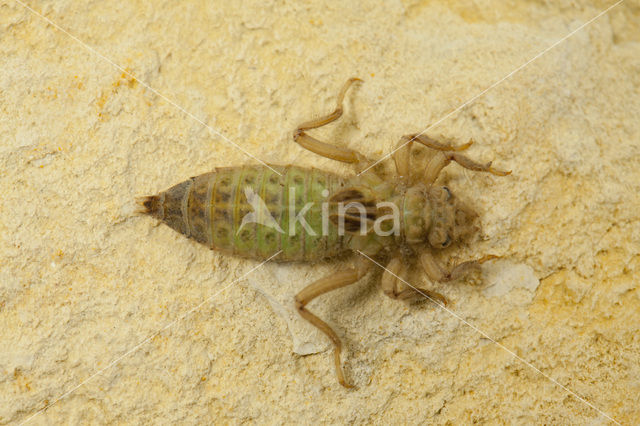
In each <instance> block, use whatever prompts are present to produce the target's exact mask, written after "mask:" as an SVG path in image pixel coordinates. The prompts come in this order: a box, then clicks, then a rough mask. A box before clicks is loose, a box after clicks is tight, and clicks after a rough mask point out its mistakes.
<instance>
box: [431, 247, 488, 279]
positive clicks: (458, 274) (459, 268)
mask: <svg viewBox="0 0 640 426" xmlns="http://www.w3.org/2000/svg"><path fill="white" fill-rule="evenodd" d="M498 257H499V256H495V255H493V254H489V255H487V256H484V257H482V258H480V259H478V260H469V261H467V262H462V263H460V264H458V265H456V266H455V267H454V268H453V269H452V270H451V271H447V270H445V269H444V268H443V267H442V266H440V265H439V264H438V262H436V260H435V259H434V258H433V255H432V254H431V253H429V252H424V253H422V255H420V264H421V265H422V269H423V270H424V272H425V273H426V274H427V276H428V277H429V278H430V279H431V280H433V281H438V282H448V281H454V280H457V279H458V278H462V277H464V276H465V275H467V274H469V273H470V272H472V271H477V270H480V265H482V264H483V263H484V262H486V261H487V260H491V259H497V258H498Z"/></svg>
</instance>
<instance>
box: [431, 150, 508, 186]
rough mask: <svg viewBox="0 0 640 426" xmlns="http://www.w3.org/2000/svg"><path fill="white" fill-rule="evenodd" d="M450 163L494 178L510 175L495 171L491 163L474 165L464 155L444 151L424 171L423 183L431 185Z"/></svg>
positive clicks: (474, 163)
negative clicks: (486, 173) (489, 174)
mask: <svg viewBox="0 0 640 426" xmlns="http://www.w3.org/2000/svg"><path fill="white" fill-rule="evenodd" d="M451 161H455V162H456V163H458V164H460V165H461V166H462V167H464V168H465V169H469V170H473V171H475V172H489V173H491V174H493V175H496V176H506V175H508V174H510V173H511V171H507V172H504V171H502V170H497V169H494V168H493V167H491V161H489V162H488V163H487V164H480V163H476V162H475V161H473V160H471V159H469V158H467V157H465V156H464V155H461V154H457V153H455V152H450V151H444V152H439V153H437V154H436V155H435V156H434V157H433V158H432V159H431V161H429V164H427V167H426V169H425V171H424V182H425V183H426V184H428V185H431V184H432V183H433V182H435V180H436V179H437V178H438V175H439V174H440V172H441V171H442V169H443V168H444V167H445V166H446V165H447V164H449V163H450V162H451Z"/></svg>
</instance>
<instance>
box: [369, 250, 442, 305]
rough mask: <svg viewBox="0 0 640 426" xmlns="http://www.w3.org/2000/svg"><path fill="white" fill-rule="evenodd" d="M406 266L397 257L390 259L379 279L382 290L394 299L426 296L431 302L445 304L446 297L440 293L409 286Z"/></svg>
mask: <svg viewBox="0 0 640 426" xmlns="http://www.w3.org/2000/svg"><path fill="white" fill-rule="evenodd" d="M407 272H408V268H407V266H406V265H405V264H404V263H403V261H402V259H401V258H399V257H396V258H393V259H391V261H390V262H389V264H388V265H387V267H386V268H385V270H384V273H383V274H382V279H381V285H382V291H384V294H386V295H387V296H389V297H390V298H392V299H394V300H415V299H419V298H420V297H424V296H426V297H428V298H429V299H431V301H432V302H436V303H437V302H440V303H442V304H443V305H446V304H447V299H446V298H445V297H444V296H443V295H441V294H440V293H436V292H435V291H431V290H427V289H425V288H417V287H411V286H409V285H408V284H407V280H406V276H407Z"/></svg>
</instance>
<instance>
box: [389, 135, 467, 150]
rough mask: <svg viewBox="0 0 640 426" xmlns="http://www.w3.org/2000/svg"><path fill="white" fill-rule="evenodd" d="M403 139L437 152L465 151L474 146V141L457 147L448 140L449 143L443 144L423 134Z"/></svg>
mask: <svg viewBox="0 0 640 426" xmlns="http://www.w3.org/2000/svg"><path fill="white" fill-rule="evenodd" d="M402 139H404V140H410V141H416V142H418V143H421V144H422V145H424V146H426V147H427V148H431V149H435V150H436V151H464V150H465V149H467V148H469V147H470V146H471V145H472V144H473V140H469V142H467V143H465V144H464V145H460V146H458V147H455V146H453V145H452V144H451V141H450V140H448V141H447V143H442V142H438V141H436V140H435V139H431V138H430V137H429V136H427V135H421V134H413V135H405V136H403V137H402Z"/></svg>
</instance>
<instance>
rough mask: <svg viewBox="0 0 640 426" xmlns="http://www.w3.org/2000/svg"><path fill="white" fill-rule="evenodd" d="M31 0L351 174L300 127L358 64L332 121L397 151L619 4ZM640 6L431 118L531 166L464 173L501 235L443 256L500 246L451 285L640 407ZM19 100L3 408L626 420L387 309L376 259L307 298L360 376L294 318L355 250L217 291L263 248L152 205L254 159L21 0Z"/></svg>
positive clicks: (2, 239)
mask: <svg viewBox="0 0 640 426" xmlns="http://www.w3.org/2000/svg"><path fill="white" fill-rule="evenodd" d="M27 3H28V4H29V5H30V6H31V7H33V9H34V10H35V11H37V12H38V13H42V14H43V15H44V16H45V17H46V18H48V19H50V20H51V21H53V22H54V23H55V24H57V25H59V26H61V27H62V28H64V29H65V30H67V31H68V32H69V33H70V34H72V35H74V36H75V37H77V38H78V39H79V40H81V41H82V42H83V43H86V44H87V45H89V46H91V47H92V48H94V49H96V50H97V51H98V52H100V53H101V54H102V55H104V56H105V57H106V58H109V60H111V61H113V62H114V63H115V64H118V65H120V66H122V67H124V68H125V69H126V70H127V71H128V72H130V73H131V74H133V75H135V76H136V77H137V78H138V79H140V81H142V82H144V83H146V84H148V85H150V86H151V87H153V88H154V89H156V90H157V91H158V92H159V93H161V94H162V95H164V96H166V97H167V98H169V99H171V100H172V101H174V102H175V103H176V104H178V105H180V106H181V107H183V108H184V109H185V110H186V111H188V112H189V113H190V114H193V115H194V116H195V117H197V118H198V119H200V120H202V121H204V122H206V123H207V124H208V125H210V126H212V127H213V128H215V129H216V130H217V131H219V132H221V133H222V134H224V135H225V136H226V137H228V138H229V139H231V140H232V141H234V142H235V143H237V144H238V145H240V146H241V147H242V148H244V149H245V150H247V151H249V152H251V153H252V154H253V155H255V156H256V157H258V158H260V159H262V160H264V161H269V162H276V163H296V164H300V165H306V166H312V165H313V166H317V167H321V168H325V169H327V170H333V171H338V172H341V173H345V174H346V173H351V171H350V170H349V168H347V167H344V166H342V165H336V164H333V163H332V162H331V161H329V160H325V159H321V158H319V157H317V156H314V155H313V154H310V153H307V152H304V151H303V150H302V149H300V148H299V147H297V146H295V145H294V144H293V143H292V141H291V132H292V130H293V128H294V127H295V125H296V124H298V123H299V122H300V121H303V120H306V119H308V118H310V117H312V116H314V115H318V114H320V113H322V112H326V111H328V110H329V109H331V108H332V107H333V103H334V97H335V95H336V92H337V90H338V89H339V87H340V86H341V85H342V83H343V82H344V81H345V80H346V79H347V78H348V77H351V76H359V77H361V78H363V79H364V80H365V83H364V84H363V85H360V86H358V87H355V88H354V90H353V91H352V92H350V93H349V95H348V97H347V111H346V114H345V117H344V119H343V120H342V121H340V122H339V123H338V124H336V125H335V126H333V127H331V128H327V129H325V130H322V131H320V132H319V134H321V135H323V137H325V138H327V139H330V140H335V141H337V142H338V143H343V144H347V145H348V146H350V147H353V148H357V149H359V150H361V151H362V152H364V153H366V154H367V155H369V156H372V157H379V156H381V155H383V154H384V153H387V152H389V151H390V150H391V149H392V148H393V146H394V145H395V143H396V141H397V140H398V138H399V137H400V136H401V135H402V134H405V133H409V132H419V131H421V130H423V129H424V128H425V127H427V125H429V124H430V123H434V122H436V121H438V120H440V119H441V118H442V117H444V116H445V115H446V114H448V113H449V112H451V111H452V110H453V109H455V108H457V107H458V106H459V105H461V104H462V103H463V102H465V101H467V100H469V99H470V98H472V97H473V96H475V95H477V94H478V93H480V92H481V91H483V90H484V89H485V88H487V87H489V86H490V85H491V84H493V83H494V82H496V81H498V80H500V79H501V78H502V77H504V76H505V75H507V74H508V73H509V72H511V71H513V70H514V69H516V68H517V67H519V66H520V65H522V64H524V63H525V62H527V61H528V60H530V59H531V58H533V57H534V56H535V55H536V54H538V53H540V52H542V51H543V50H544V49H546V48H547V47H549V46H551V45H552V44H553V43H555V42H556V41H557V40H560V39H561V38H563V37H564V36H566V35H567V34H569V33H570V32H571V31H572V30H574V29H576V28H578V27H579V26H580V25H581V24H583V23H585V22H587V21H588V20H589V19H591V18H593V17H594V16H596V15H597V14H598V13H599V12H600V11H602V10H604V9H605V8H606V7H608V6H610V5H611V4H613V1H595V2H590V1H568V0H567V1H557V2H540V1H519V0H513V1H485V0H477V1H471V0H469V1H460V2H455V5H452V4H449V2H446V1H417V0H416V1H412V0H405V1H399V0H398V1H385V2H374V1H371V2H355V1H353V2H330V1H324V0H322V1H316V2H310V1H309V2H294V1H266V2H265V1H254V2H242V5H240V3H239V2H207V1H198V2H173V1H166V0H165V1H155V2H139V1H133V2H132V1H128V0H127V1H89V2H77V1H72V0H58V1H55V2H43V1H31V0H29V1H28V2H27ZM639 22H640V3H639V2H638V1H637V0H635V1H632V0H626V1H625V2H623V3H622V4H621V5H619V6H617V7H615V8H614V9H613V10H611V11H610V12H609V13H607V14H606V15H604V16H602V17H601V18H599V19H598V20H596V21H595V22H593V23H592V24H591V25H589V26H587V27H586V28H585V29H583V30H581V31H579V32H578V33H576V34H575V35H574V36H573V37H571V38H569V39H567V40H566V41H564V42H562V43H560V44H559V45H558V46H556V47H555V48H554V49H553V50H551V51H549V52H548V53H546V54H545V55H544V56H542V57H540V58H539V59H537V60H536V61H535V62H533V63H531V64H530V65H529V66H527V67H525V68H524V69H522V70H520V71H519V72H517V73H516V74H514V75H513V76H512V77H511V78H509V79H508V80H506V81H505V82H503V83H501V84H499V85H498V86H497V87H495V88H493V89H491V90H490V91H488V92H487V93H486V94H484V95H483V96H482V97H480V98H478V99H477V100H476V101H475V102H473V103H472V104H470V105H468V106H467V107H465V108H463V109H461V110H460V111H457V112H456V113H455V114H453V115H451V116H450V117H448V118H447V119H446V120H444V121H442V122H441V123H440V124H439V125H438V126H436V127H434V128H433V129H432V130H431V131H430V132H429V133H430V134H432V135H438V134H444V135H446V136H449V137H452V138H455V139H458V140H460V141H466V140H467V139H468V138H470V137H473V138H474V139H475V140H476V141H477V144H476V146H474V147H473V148H472V149H471V150H470V151H469V155H471V156H473V157H474V158H478V159H481V160H489V159H495V160H496V163H497V164H500V165H503V166H504V167H505V168H509V169H512V170H513V174H512V175H511V176H509V177H508V178H496V177H493V176H487V175H478V174H473V173H465V172H462V171H461V170H460V169H459V168H457V167H455V166H451V167H449V168H448V169H447V171H446V173H445V177H444V180H445V181H448V182H449V185H450V186H451V187H452V189H453V190H455V191H457V193H459V194H460V196H461V197H464V198H466V199H467V200H469V201H470V202H471V203H472V204H473V205H474V206H475V208H476V209H477V210H478V211H479V212H480V213H481V215H482V225H483V233H482V234H481V235H480V237H479V239H478V240H475V241H473V242H471V243H469V244H467V245H464V246H462V247H455V248H452V249H451V250H449V251H448V252H447V253H446V256H444V257H442V259H443V260H445V261H446V260H447V259H449V260H451V261H455V260H462V259H467V258H470V257H477V256H481V255H483V254H485V253H496V254H500V255H503V256H504V257H505V260H504V261H502V262H498V263H496V264H493V265H489V266H488V267H487V269H486V270H485V271H484V273H483V275H482V277H480V278H482V280H480V279H476V280H475V281H476V284H475V285H470V284H469V283H464V282H462V283H455V284H449V285H446V286H436V287H435V288H436V289H438V290H439V291H440V292H442V293H444V294H446V295H447V296H448V297H449V298H450V300H451V301H452V304H451V306H450V307H451V309H452V311H453V312H455V313H456V315H458V316H459V317H460V318H462V319H464V320H465V321H467V322H468V323H469V324H472V325H473V326H475V327H477V328H479V329H481V330H483V331H484V332H485V333H486V334H487V335H488V336H490V337H491V338H492V339H495V340H496V341H497V342H499V343H500V344H502V345H504V346H505V347H507V348H509V349H510V350H512V351H513V352H514V353H516V354H517V355H518V356H520V357H522V358H523V359H525V360H527V361H528V362H530V363H531V364H532V365H534V366H535V367H536V368H538V369H539V370H540V372H541V373H543V374H544V375H546V376H548V377H551V378H553V379H554V380H556V381H557V382H558V383H561V384H562V385H564V386H566V387H567V388H569V389H571V390H572V391H573V392H575V393H577V394H579V395H581V396H582V397H584V398H585V399H586V400H587V401H589V402H590V403H591V404H593V405H594V406H595V407H597V408H598V409H599V410H601V411H602V412H603V413H606V415H608V416H611V417H613V418H615V419H616V420H617V421H619V422H620V423H623V424H634V423H636V424H637V423H638V422H639V421H640V406H639V405H638V395H639V394H640V334H639V333H638V325H639V324H640V292H639V291H638V279H639V278H640V272H639V267H640V243H639V242H640V222H639V214H640V213H639V212H640V202H639V198H638V191H639V190H640V171H639V169H640V25H639ZM0 114H1V116H0V117H1V118H0V262H1V264H0V345H1V346H0V347H1V349H0V423H3V424H4V423H9V424H13V423H20V422H22V421H24V420H27V419H30V424H53V423H60V422H64V423H68V424H81V423H87V422H91V423H123V424H138V423H170V422H184V423H196V422H219V423H232V424H237V423H244V422H246V423H254V422H255V423H267V424H279V423H311V422H323V423H329V422H338V423H347V422H355V423H369V422H373V423H378V424H383V423H385V424H386V423H410V424H416V423H420V422H433V423H438V424H443V423H449V422H451V423H459V422H460V423H469V422H479V423H485V422H487V423H494V424H495V423H530V422H536V423H547V424H551V423H555V424H557V423H561V424H568V423H589V422H591V423H595V424H599V423H606V422H607V421H608V420H607V418H606V417H605V416H604V414H602V413H600V412H598V411H597V410H595V409H593V408H591V407H589V406H588V405H587V404H585V403H583V402H581V401H580V400H578V399H577V398H576V397H575V396H573V395H571V394H570V393H569V392H567V391H566V390H564V389H562V388H561V387H559V386H558V385H557V384H554V383H553V382H552V381H550V380H549V379H548V378H545V377H544V376H543V375H542V374H541V373H540V372H536V371H535V370H533V369H532V368H530V367H529V366H527V365H525V364H524V363H523V362H521V361H520V360H518V359H516V358H514V357H513V356H512V355H510V354H509V353H508V352H506V351H505V350H503V349H502V348H500V347H498V346H496V344H494V343H492V342H491V341H490V340H488V339H487V338H486V337H483V336H482V335H480V334H479V333H478V332H476V331H474V330H473V329H472V328H470V327H469V326H467V325H465V323H464V322H462V321H460V320H459V319H457V318H455V317H453V316H452V315H450V314H448V313H447V312H444V311H442V310H441V309H439V308H437V307H435V306H434V305H432V304H430V303H423V304H419V305H405V304H403V303H400V302H395V301H392V300H390V299H388V298H386V297H385V296H384V295H383V294H382V293H381V292H380V291H379V288H378V280H379V275H380V274H379V271H377V272H376V273H374V274H372V275H370V276H369V277H367V278H366V279H364V280H362V282H360V283H359V284H357V285H355V286H353V287H352V288H348V289H344V290H341V291H337V292H335V293H334V294H331V295H329V296H326V297H323V298H322V299H321V300H318V301H315V302H314V304H313V306H314V307H315V310H316V311H317V312H319V313H320V314H321V315H322V316H323V317H324V318H326V319H327V320H328V321H329V322H330V323H331V324H333V325H334V326H335V328H336V330H338V332H339V334H340V335H341V336H342V337H343V339H344V341H345V344H346V347H347V350H346V352H345V357H344V358H345V361H346V364H345V365H346V370H347V374H348V375H349V377H351V379H352V380H353V381H354V382H355V384H356V385H357V386H358V389H357V390H352V391H347V390H345V389H343V388H341V387H340V386H339V385H338V384H337V382H336V380H335V377H334V372H333V367H332V362H331V354H330V352H329V351H328V350H327V349H328V348H329V345H328V344H327V341H326V340H325V339H324V338H323V337H322V336H318V335H317V334H314V332H313V331H309V330H307V332H308V333H307V334H306V335H305V333H304V331H302V332H301V331H300V330H297V331H296V327H297V326H296V325H295V324H297V323H296V322H295V321H294V320H293V319H291V318H289V317H288V316H287V313H286V312H283V311H282V310H281V311H280V312H279V313H277V312H276V311H278V309H276V311H274V310H273V309H272V306H275V307H276V308H277V307H278V306H282V305H280V303H281V301H283V300H284V301H286V300H290V298H291V297H292V296H293V294H294V293H295V292H297V291H298V290H299V289H301V288H302V287H304V285H306V284H307V283H308V282H310V281H311V280H313V279H316V278H318V277H320V276H322V275H323V274H325V273H327V272H330V271H333V270H335V268H336V265H333V264H329V265H318V266H294V267H282V266H276V265H269V266H267V267H265V268H264V269H261V270H259V271H256V272H255V273H254V274H253V275H250V276H249V277H248V278H247V279H242V280H240V281H239V282H238V283H236V284H233V285H231V286H230V287H228V288H226V289H225V290H223V291H220V290H221V289H223V288H224V287H225V286H227V285H229V284H231V283H233V281H234V279H238V278H240V277H242V275H243V274H245V273H246V272H247V271H249V270H250V268H252V267H254V266H256V265H257V263H256V262H249V261H240V260H237V259H233V258H229V257H225V256H221V255H219V254H217V253H212V252H211V251H209V250H207V249H206V248H204V247H203V246H200V245H198V244H196V243H194V242H191V241H189V240H187V239H185V238H184V237H182V236H181V235H179V234H177V233H175V232H173V231H172V230H170V229H169V228H167V227H164V226H156V225H155V224H154V223H153V221H152V220H151V219H150V218H145V217H137V216H134V215H132V214H131V204H132V200H133V198H134V197H135V196H139V195H143V194H148V193H155V192H157V191H160V190H162V189H165V188H166V187H168V186H171V185H173V184H175V183H178V182H180V181H182V180H184V179H186V178H188V177H190V176H193V175H197V174H200V173H204V172H206V171H209V170H210V169H212V168H213V167H215V166H227V165H242V164H248V163H255V160H253V159H251V158H250V157H248V156H246V155H245V154H243V153H242V152H241V151H240V150H238V149H236V148H235V147H234V146H232V145H231V144H229V143H227V142H226V141H224V140H223V139H221V138H220V137H219V136H217V135H215V134H214V133H213V132H211V131H209V130H208V129H207V128H206V127H205V126H203V125H202V124H201V123H200V122H198V121H197V120H195V119H194V118H193V117H190V116H188V115H186V114H185V113H183V112H181V111H180V110H179V109H178V108H176V106H174V105H172V104H171V103H169V102H167V100H166V99H163V98H162V97H161V96H159V95H158V94H154V93H153V92H151V91H150V90H148V89H146V88H145V87H144V85H143V84H142V83H140V82H137V81H136V80H135V79H134V78H132V77H130V76H128V75H127V74H126V73H123V71H122V70H119V69H118V68H117V67H115V66H114V65H113V64H111V63H109V62H108V61H107V60H105V58H101V57H100V56H98V55H96V54H95V53H92V52H91V51H89V50H88V49H87V48H86V47H84V46H82V45H81V44H79V43H78V42H77V41H76V40H74V39H72V38H71V37H70V36H69V35H67V34H64V33H63V32H61V31H59V30H58V29H56V28H55V27H54V26H53V25H51V24H48V23H47V22H46V21H45V20H43V19H42V18H40V17H38V16H37V15H34V14H33V13H32V12H30V11H29V10H27V9H25V8H24V7H23V6H22V5H20V4H19V3H16V2H14V1H13V0H6V1H5V0H3V1H0ZM413 279H415V280H417V281H418V282H419V283H421V281H420V279H421V277H419V276H416V277H414V278H413ZM538 280H539V282H538ZM212 296H213V297H212ZM207 298H211V300H210V301H208V302H206V303H204V304H203V305H202V306H200V307H199V308H198V309H197V310H195V311H194V312H193V313H192V314H191V315H188V316H186V317H184V316H185V314H186V313H188V312H189V310H191V309H192V308H193V307H196V306H198V305H199V304H201V303H202V302H203V301H205V300H207ZM285 305H286V303H285ZM287 306H289V305H287ZM175 320H178V321H177V322H175V323H174V322H173V321H175ZM167 325H171V327H168V328H166V329H164V330H162V331H161V332H160V333H159V334H156V333H157V332H158V331H159V330H161V329H163V327H165V326H167ZM292 332H293V333H294V335H295V336H296V339H297V340H295V339H294V340H292V338H291V333H292ZM149 336H155V337H153V338H152V339H150V340H149V341H145V339H146V338H147V337H149ZM301 336H302V337H301ZM305 336H306V337H305ZM301 339H302V340H301ZM305 339H306V340H305ZM294 341H295V342H296V343H295V345H294V343H292V342H294ZM141 342H144V343H143V344H142V345H140V346H137V345H139V343H141ZM309 345H310V346H309ZM294 349H296V350H297V351H298V352H304V351H305V350H306V349H308V352H315V351H318V350H319V351H320V353H318V354H315V355H307V356H301V355H298V354H296V353H294ZM114 361H117V362H115V363H114ZM96 373H98V374H96ZM78 385H80V386H79V387H78ZM68 392H70V393H68ZM61 397H62V399H60V398H61ZM48 406H49V408H47V409H46V410H44V411H42V412H39V414H37V416H35V417H30V416H32V415H34V414H36V413H38V410H41V409H43V408H46V407H48Z"/></svg>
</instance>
